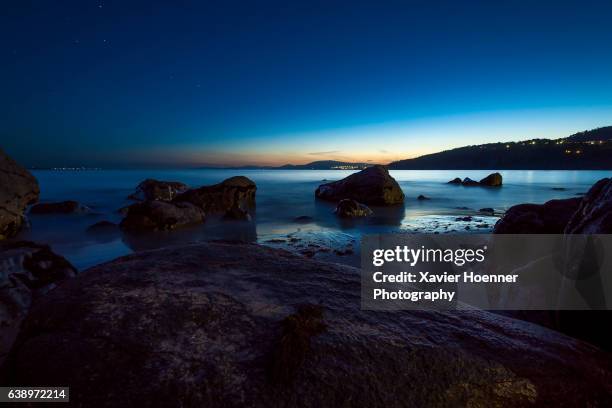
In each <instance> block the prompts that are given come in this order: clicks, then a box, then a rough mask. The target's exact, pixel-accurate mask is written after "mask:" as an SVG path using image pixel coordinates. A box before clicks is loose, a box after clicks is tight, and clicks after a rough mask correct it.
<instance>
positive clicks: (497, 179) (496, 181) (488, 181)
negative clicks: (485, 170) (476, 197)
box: [479, 173, 502, 187]
mask: <svg viewBox="0 0 612 408" xmlns="http://www.w3.org/2000/svg"><path fill="white" fill-rule="evenodd" d="M479 183H480V185H481V186H487V187H500V186H501V185H502V175H501V174H499V173H491V174H489V175H488V176H487V177H485V178H483V179H482V180H480V182H479Z"/></svg>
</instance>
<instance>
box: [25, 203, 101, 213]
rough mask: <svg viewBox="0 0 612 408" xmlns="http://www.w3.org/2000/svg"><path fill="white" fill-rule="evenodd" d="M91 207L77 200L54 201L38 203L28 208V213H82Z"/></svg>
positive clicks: (88, 210)
mask: <svg viewBox="0 0 612 408" xmlns="http://www.w3.org/2000/svg"><path fill="white" fill-rule="evenodd" d="M90 211H91V209H89V208H88V207H86V206H84V205H82V204H80V203H78V202H77V201H72V200H68V201H60V202H56V203H39V204H36V205H34V206H32V208H31V209H30V214H83V213H88V212H90Z"/></svg>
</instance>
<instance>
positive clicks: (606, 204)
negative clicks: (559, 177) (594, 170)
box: [565, 178, 612, 234]
mask: <svg viewBox="0 0 612 408" xmlns="http://www.w3.org/2000/svg"><path fill="white" fill-rule="evenodd" d="M565 233H566V234H612V178H605V179H601V180H599V181H598V182H597V183H595V184H594V185H593V187H591V189H590V190H589V192H588V193H587V194H586V195H585V196H584V197H583V199H582V201H581V202H580V206H579V207H578V209H577V210H576V212H575V213H574V215H573V216H572V218H571V219H570V220H569V222H568V224H567V226H566V228H565Z"/></svg>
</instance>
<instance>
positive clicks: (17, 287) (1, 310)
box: [0, 241, 77, 361]
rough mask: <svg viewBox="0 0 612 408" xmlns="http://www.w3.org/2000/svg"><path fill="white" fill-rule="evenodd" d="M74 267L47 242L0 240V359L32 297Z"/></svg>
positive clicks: (24, 314) (72, 275)
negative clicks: (0, 241) (46, 243)
mask: <svg viewBox="0 0 612 408" xmlns="http://www.w3.org/2000/svg"><path fill="white" fill-rule="evenodd" d="M76 274H77V270H76V269H75V268H74V267H73V266H72V265H71V264H70V262H68V261H67V260H66V259H64V258H63V257H61V256H59V255H57V254H55V253H54V252H53V251H51V249H50V248H49V247H48V246H47V245H40V244H35V243H33V242H27V241H17V242H5V243H2V244H0V361H1V360H2V359H3V357H4V355H5V354H6V352H7V351H8V348H9V347H10V344H11V343H12V341H13V339H14V337H15V333H16V330H17V328H18V327H19V323H20V322H21V321H22V320H23V318H24V317H25V316H26V314H27V312H28V310H29V309H30V305H31V303H32V300H33V299H34V298H36V297H38V296H40V295H42V294H44V293H46V292H48V291H49V290H51V289H53V288H54V287H55V286H56V285H57V284H58V283H60V282H62V281H64V280H66V279H68V278H71V277H74V276H75V275H76Z"/></svg>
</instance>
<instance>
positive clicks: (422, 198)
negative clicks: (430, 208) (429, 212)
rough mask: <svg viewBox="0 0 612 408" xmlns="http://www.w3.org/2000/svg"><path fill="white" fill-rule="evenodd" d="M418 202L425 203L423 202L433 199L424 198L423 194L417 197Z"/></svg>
mask: <svg viewBox="0 0 612 408" xmlns="http://www.w3.org/2000/svg"><path fill="white" fill-rule="evenodd" d="M417 200H419V201H423V200H431V198H429V197H427V196H424V195H423V194H421V195H419V196H418V197H417Z"/></svg>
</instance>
